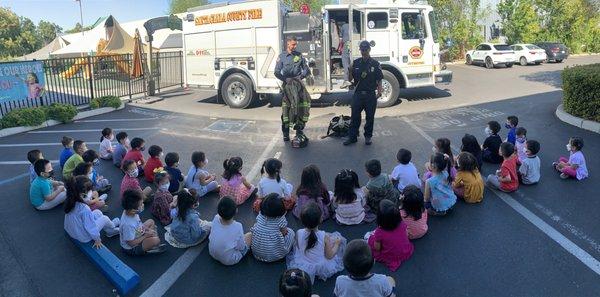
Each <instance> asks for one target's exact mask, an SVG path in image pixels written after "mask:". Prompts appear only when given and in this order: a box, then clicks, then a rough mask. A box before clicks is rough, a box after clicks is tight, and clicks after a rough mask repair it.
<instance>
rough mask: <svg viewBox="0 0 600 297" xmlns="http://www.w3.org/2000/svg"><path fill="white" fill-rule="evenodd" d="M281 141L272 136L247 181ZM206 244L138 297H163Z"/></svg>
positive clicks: (187, 254) (256, 174)
mask: <svg viewBox="0 0 600 297" xmlns="http://www.w3.org/2000/svg"><path fill="white" fill-rule="evenodd" d="M279 139H281V132H278V133H276V134H275V136H273V138H272V139H271V141H270V142H269V144H268V145H267V146H266V147H265V149H264V150H263V152H262V154H261V155H260V157H258V160H257V161H256V163H254V165H253V166H252V168H251V169H250V172H249V173H248V175H247V178H248V181H250V182H252V181H253V180H254V179H255V178H256V177H259V176H260V168H261V167H262V164H263V160H265V159H266V158H267V156H269V155H270V154H271V151H272V150H273V148H274V147H275V144H277V142H278V141H279ZM206 246H207V243H206V242H205V243H203V244H201V245H199V246H196V247H192V248H189V249H188V250H187V251H185V253H183V255H181V256H180V257H179V258H178V259H177V260H176V261H175V262H174V263H173V265H171V266H170V267H169V269H167V271H165V272H164V273H163V274H162V275H161V276H160V277H159V278H158V279H157V280H156V281H155V282H154V283H153V284H152V285H151V286H150V287H148V289H146V291H144V293H142V295H140V297H159V296H163V295H164V294H165V293H166V292H167V291H168V290H169V288H171V286H173V284H174V283H175V282H176V281H177V279H179V277H181V275H183V273H184V272H185V271H186V270H187V269H188V268H189V267H190V265H192V263H193V262H194V261H195V260H196V258H198V256H199V255H200V253H202V251H203V250H204V248H206Z"/></svg>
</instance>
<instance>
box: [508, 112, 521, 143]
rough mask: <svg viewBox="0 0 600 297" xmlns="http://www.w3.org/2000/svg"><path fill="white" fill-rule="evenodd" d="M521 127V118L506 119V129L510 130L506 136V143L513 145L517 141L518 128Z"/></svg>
mask: <svg viewBox="0 0 600 297" xmlns="http://www.w3.org/2000/svg"><path fill="white" fill-rule="evenodd" d="M518 125H519V118H518V117H517V116H514V115H511V116H508V117H507V118H506V124H504V127H505V128H506V129H508V134H507V135H506V142H510V143H512V144H513V145H514V144H515V142H516V140H517V126H518Z"/></svg>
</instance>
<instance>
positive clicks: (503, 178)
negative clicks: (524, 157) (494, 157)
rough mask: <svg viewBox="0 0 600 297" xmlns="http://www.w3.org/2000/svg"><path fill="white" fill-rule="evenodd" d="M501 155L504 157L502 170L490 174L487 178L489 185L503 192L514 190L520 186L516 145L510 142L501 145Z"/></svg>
mask: <svg viewBox="0 0 600 297" xmlns="http://www.w3.org/2000/svg"><path fill="white" fill-rule="evenodd" d="M500 155H501V156H502V158H504V161H503V162H502V166H500V170H496V174H490V175H489V176H488V178H487V183H488V185H490V186H492V187H493V188H496V189H499V190H500V191H503V192H514V191H516V190H517V189H518V188H519V178H518V176H517V161H518V158H517V156H516V155H515V146H514V144H512V143H510V142H504V143H502V145H500Z"/></svg>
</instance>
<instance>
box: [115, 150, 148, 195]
mask: <svg viewBox="0 0 600 297" xmlns="http://www.w3.org/2000/svg"><path fill="white" fill-rule="evenodd" d="M122 170H123V171H124V172H125V176H123V180H122V181H121V197H123V193H125V191H127V190H139V191H141V192H142V193H143V194H144V201H146V200H148V199H149V198H150V194H151V193H152V189H151V188H150V187H146V188H145V189H144V190H142V187H140V182H139V181H138V180H137V177H138V174H139V170H138V167H137V164H136V162H135V161H133V160H124V161H123V168H122Z"/></svg>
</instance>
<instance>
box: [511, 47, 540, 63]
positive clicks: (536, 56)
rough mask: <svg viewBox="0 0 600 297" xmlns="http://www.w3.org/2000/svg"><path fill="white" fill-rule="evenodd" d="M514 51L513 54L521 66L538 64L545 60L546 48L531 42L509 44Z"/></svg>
mask: <svg viewBox="0 0 600 297" xmlns="http://www.w3.org/2000/svg"><path fill="white" fill-rule="evenodd" d="M510 47H511V48H512V49H513V50H514V51H515V56H516V57H517V59H518V60H519V63H520V64H521V66H527V64H531V63H533V64H536V65H539V64H540V63H542V62H545V61H546V58H547V56H546V50H545V49H543V48H541V47H539V46H537V45H533V44H513V45H511V46H510Z"/></svg>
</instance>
